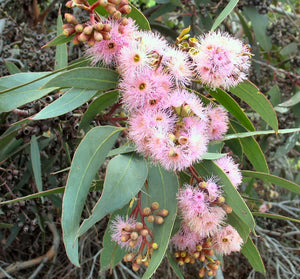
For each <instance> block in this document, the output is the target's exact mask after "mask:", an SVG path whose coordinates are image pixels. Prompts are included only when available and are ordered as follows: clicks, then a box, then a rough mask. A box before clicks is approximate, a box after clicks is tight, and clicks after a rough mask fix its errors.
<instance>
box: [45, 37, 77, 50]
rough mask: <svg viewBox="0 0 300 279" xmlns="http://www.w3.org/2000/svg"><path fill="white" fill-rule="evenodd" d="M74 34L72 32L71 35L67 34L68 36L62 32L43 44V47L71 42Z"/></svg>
mask: <svg viewBox="0 0 300 279" xmlns="http://www.w3.org/2000/svg"><path fill="white" fill-rule="evenodd" d="M74 36H75V34H72V35H71V36H68V37H67V36H65V35H63V34H60V35H58V36H57V37H55V38H54V39H53V40H51V41H50V42H48V43H47V44H45V45H44V46H43V48H44V47H50V46H58V45H62V44H66V43H68V42H71V41H72V40H73V38H74Z"/></svg>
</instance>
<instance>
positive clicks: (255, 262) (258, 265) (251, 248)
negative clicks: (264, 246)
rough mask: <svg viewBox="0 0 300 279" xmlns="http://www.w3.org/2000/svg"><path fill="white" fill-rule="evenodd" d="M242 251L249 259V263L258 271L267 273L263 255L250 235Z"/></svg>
mask: <svg viewBox="0 0 300 279" xmlns="http://www.w3.org/2000/svg"><path fill="white" fill-rule="evenodd" d="M241 252H242V253H243V255H244V256H245V257H246V258H247V259H248V261H249V263H250V264H251V266H252V267H253V268H254V269H255V270H256V271H259V272H262V273H263V274H266V270H265V266H264V263H263V261H262V259H261V256H260V254H259V252H258V250H257V248H256V246H255V245H254V243H253V241H252V239H251V238H250V237H249V238H248V240H247V242H246V243H245V244H244V245H243V247H242V250H241Z"/></svg>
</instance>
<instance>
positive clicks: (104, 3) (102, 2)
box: [98, 0, 108, 8]
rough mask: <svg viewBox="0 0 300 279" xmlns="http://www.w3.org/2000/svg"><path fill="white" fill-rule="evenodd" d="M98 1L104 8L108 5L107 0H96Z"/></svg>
mask: <svg viewBox="0 0 300 279" xmlns="http://www.w3.org/2000/svg"><path fill="white" fill-rule="evenodd" d="M98 3H99V5H100V6H101V7H104V8H105V7H106V6H107V5H108V1H107V0H98Z"/></svg>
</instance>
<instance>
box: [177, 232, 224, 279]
mask: <svg viewBox="0 0 300 279" xmlns="http://www.w3.org/2000/svg"><path fill="white" fill-rule="evenodd" d="M213 255H214V251H213V250H212V240H211V239H210V238H207V239H205V240H204V241H203V242H202V245H200V244H198V245H196V250H195V252H193V253H189V251H186V250H177V251H176V252H175V253H174V256H175V258H176V260H177V262H178V264H179V265H184V264H188V263H190V264H194V263H195V262H196V260H198V261H200V262H202V263H203V266H202V267H201V269H200V270H199V277H200V278H203V277H204V276H205V273H206V274H207V275H208V276H216V271H217V270H218V269H219V266H220V264H221V263H220V261H219V260H214V259H213V258H212V257H213Z"/></svg>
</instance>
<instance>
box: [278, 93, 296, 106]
mask: <svg viewBox="0 0 300 279" xmlns="http://www.w3.org/2000/svg"><path fill="white" fill-rule="evenodd" d="M299 103H300V91H298V92H297V93H296V94H295V95H294V96H292V97H291V98H290V99H288V100H287V101H285V102H283V103H281V104H279V105H278V107H285V108H289V107H293V106H295V105H297V104H299Z"/></svg>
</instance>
